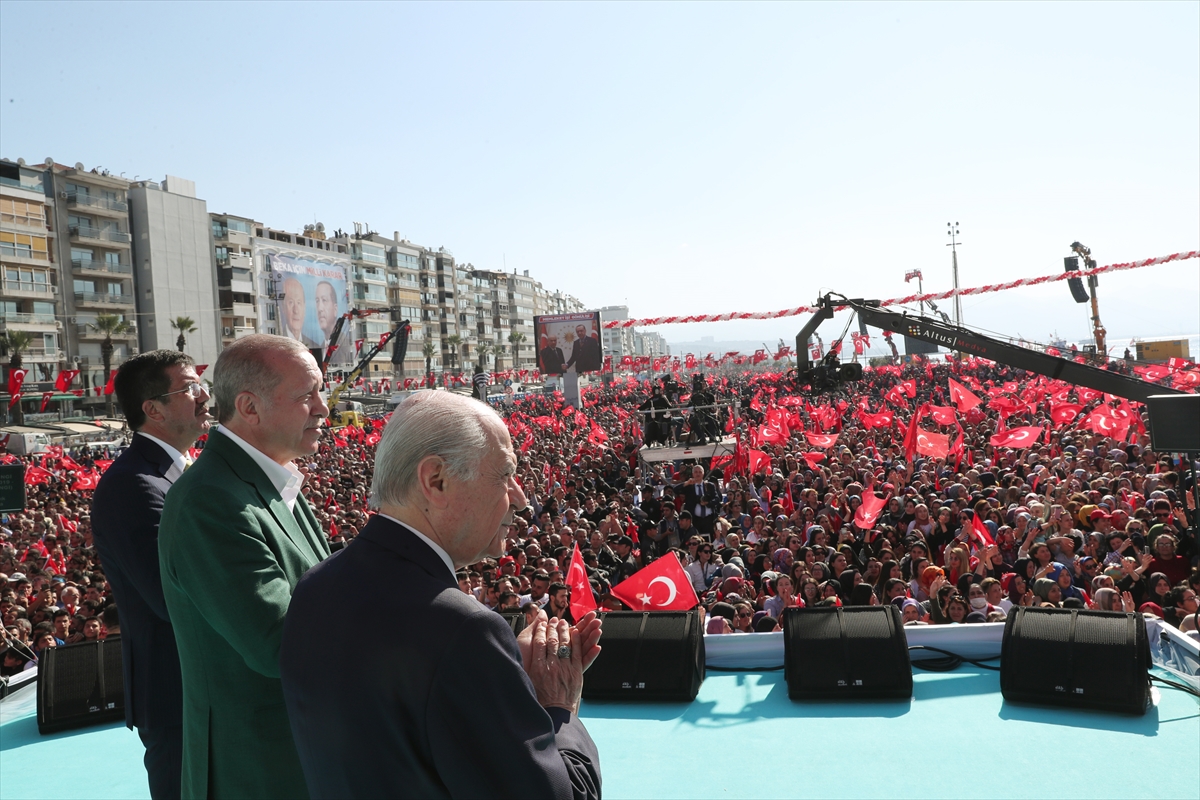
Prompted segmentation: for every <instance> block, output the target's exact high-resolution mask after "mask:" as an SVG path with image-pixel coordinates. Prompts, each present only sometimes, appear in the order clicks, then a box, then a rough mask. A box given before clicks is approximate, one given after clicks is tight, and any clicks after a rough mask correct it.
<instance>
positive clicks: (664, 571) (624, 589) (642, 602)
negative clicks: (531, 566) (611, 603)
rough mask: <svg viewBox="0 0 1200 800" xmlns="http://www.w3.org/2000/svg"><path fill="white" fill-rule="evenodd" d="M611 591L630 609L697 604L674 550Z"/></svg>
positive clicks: (677, 608) (685, 607) (671, 608)
mask: <svg viewBox="0 0 1200 800" xmlns="http://www.w3.org/2000/svg"><path fill="white" fill-rule="evenodd" d="M573 561H574V559H572V562H573ZM612 593H613V596H614V597H616V598H617V599H618V600H620V601H621V602H622V603H624V604H625V605H627V606H629V607H630V608H632V609H633V610H634V611H690V610H691V609H693V608H695V607H696V606H698V605H699V604H700V598H699V597H697V596H696V590H695V589H693V588H692V582H691V581H690V580H688V576H687V574H686V573H685V572H684V571H683V567H682V566H680V564H679V557H678V556H677V555H675V554H674V553H670V554H668V555H665V556H663V557H662V558H660V559H658V560H657V561H655V562H654V563H652V564H651V565H650V566H648V567H646V568H645V569H641V570H638V571H637V572H635V573H633V574H632V575H630V576H629V577H628V578H626V579H625V580H623V581H621V582H620V583H619V584H617V585H616V586H614V587H613V588H612ZM572 613H574V612H572Z"/></svg>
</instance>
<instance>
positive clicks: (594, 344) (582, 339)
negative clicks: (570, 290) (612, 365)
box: [533, 311, 604, 375]
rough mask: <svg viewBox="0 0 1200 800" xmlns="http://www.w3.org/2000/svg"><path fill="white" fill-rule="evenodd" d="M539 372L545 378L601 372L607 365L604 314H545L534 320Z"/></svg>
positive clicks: (584, 312) (595, 312) (593, 312)
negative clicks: (603, 329) (602, 328)
mask: <svg viewBox="0 0 1200 800" xmlns="http://www.w3.org/2000/svg"><path fill="white" fill-rule="evenodd" d="M533 330H534V335H536V336H537V349H538V369H539V370H541V372H542V374H543V375H564V374H566V373H568V372H575V373H578V374H582V373H585V372H599V371H600V367H601V365H602V364H603V363H604V347H603V346H602V345H601V343H600V331H601V328H600V312H599V311H582V312H580V313H578V314H543V315H540V316H535V317H534V318H533Z"/></svg>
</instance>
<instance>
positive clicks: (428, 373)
mask: <svg viewBox="0 0 1200 800" xmlns="http://www.w3.org/2000/svg"><path fill="white" fill-rule="evenodd" d="M434 352H436V351H435V350H434V349H433V342H432V341H430V340H429V339H426V340H425V344H423V345H421V355H423V356H425V378H426V381H425V383H426V385H427V386H432V385H433V354H434Z"/></svg>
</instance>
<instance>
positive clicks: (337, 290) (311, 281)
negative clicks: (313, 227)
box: [267, 253, 354, 366]
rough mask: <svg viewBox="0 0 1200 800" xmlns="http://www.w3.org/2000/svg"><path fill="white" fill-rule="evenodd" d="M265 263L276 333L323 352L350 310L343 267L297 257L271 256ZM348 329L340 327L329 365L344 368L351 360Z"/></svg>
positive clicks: (352, 346)
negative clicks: (272, 287) (271, 288)
mask: <svg viewBox="0 0 1200 800" xmlns="http://www.w3.org/2000/svg"><path fill="white" fill-rule="evenodd" d="M267 260H268V262H269V265H270V270H271V279H272V281H274V284H275V301H276V304H277V309H276V312H277V319H278V322H279V334H280V335H281V336H286V337H288V338H289V339H295V340H297V341H300V342H303V343H304V346H305V347H307V348H309V349H320V350H322V351H324V350H325V349H326V348H328V346H329V337H330V335H331V334H332V333H333V327H334V325H335V324H336V323H337V320H338V318H339V317H340V316H341V315H342V314H345V313H346V311H347V310H349V308H350V289H349V281H348V280H347V276H346V267H345V266H344V265H342V264H337V263H333V262H330V261H318V260H316V259H313V258H306V257H304V256H302V255H298V254H296V255H293V254H283V253H271V254H269V255H268V256H267ZM351 327H352V326H351V325H349V324H347V325H344V326H343V327H342V332H341V334H340V335H339V336H338V342H337V345H338V349H337V350H336V351H335V352H334V354H333V357H332V358H331V359H330V364H332V365H336V366H346V365H348V364H350V363H351V362H352V361H353V360H354V343H353V341H352V340H351V330H350V329H351Z"/></svg>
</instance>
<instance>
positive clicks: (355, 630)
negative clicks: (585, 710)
mask: <svg viewBox="0 0 1200 800" xmlns="http://www.w3.org/2000/svg"><path fill="white" fill-rule="evenodd" d="M347 609H356V611H355V612H354V613H352V614H351V615H350V616H347V615H346V610H347ZM279 668H280V675H281V677H282V678H283V691H284V697H285V698H286V699H287V705H288V717H289V718H290V719H291V723H292V734H293V738H294V739H295V741H296V748H297V749H298V750H299V752H300V763H301V764H303V766H304V777H305V778H306V780H307V782H308V788H309V792H310V793H311V795H312V796H313V797H339V798H340V797H422V798H438V797H518V798H535V797H564V798H565V797H575V798H598V797H599V796H600V761H599V755H598V753H597V751H596V746H595V744H594V743H593V742H592V739H591V737H590V736H589V735H588V733H587V730H586V729H585V728H584V727H583V723H581V722H580V721H579V719H578V718H575V717H572V716H571V715H570V714H569V713H567V712H566V711H560V710H558V709H553V710H550V711H549V712H548V711H547V710H546V709H544V708H542V707H541V706H540V705H538V702H537V699H536V695H535V694H534V689H533V685H532V683H531V682H530V680H529V677H528V676H527V675H526V674H525V670H524V669H523V668H522V666H521V660H520V655H519V653H518V651H517V643H516V639H515V638H514V637H513V635H512V631H511V629H510V628H509V627H508V624H507V623H506V622H505V621H504V619H503V618H502V617H501V616H500V615H499V614H497V613H496V612H494V611H491V610H490V609H488V608H487V607H486V606H484V605H482V604H480V603H479V601H478V600H476V599H475V598H473V597H471V596H469V595H466V594H463V593H462V592H461V591H459V589H458V585H457V582H456V581H455V579H454V575H453V574H452V573H451V572H450V570H448V569H447V567H446V564H445V562H444V561H442V560H441V559H440V558H439V557H438V555H437V554H436V553H434V551H433V550H432V549H430V547H429V546H428V545H427V544H425V543H424V542H423V541H421V540H420V539H419V538H417V537H416V536H415V535H413V534H412V533H411V532H410V531H409V530H408V529H407V528H405V527H403V526H401V525H398V524H396V523H395V522H392V521H391V520H388V519H385V518H384V517H380V516H376V517H372V519H371V521H370V522H369V523H368V524H367V526H366V527H365V528H363V531H362V533H360V534H359V535H358V538H356V539H355V540H354V541H352V542H351V543H350V544H349V545H347V546H346V548H345V549H344V550H342V551H340V552H338V553H335V554H334V555H333V556H331V557H330V558H328V559H327V560H326V561H324V562H323V563H321V564H318V565H317V566H315V567H313V568H312V569H311V570H309V571H308V574H306V575H305V576H304V578H303V579H302V580H301V581H300V584H299V585H298V586H297V587H296V591H295V592H294V593H293V595H292V604H291V607H290V608H289V609H288V615H287V621H286V622H285V624H284V630H283V645H282V648H281V650H280V660H279Z"/></svg>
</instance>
